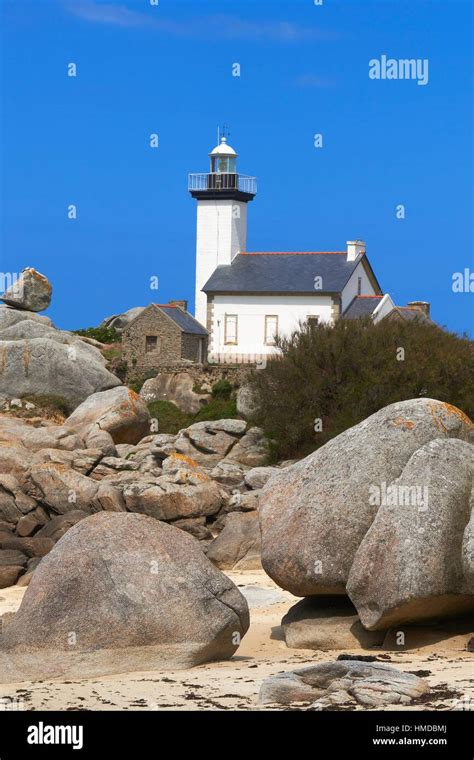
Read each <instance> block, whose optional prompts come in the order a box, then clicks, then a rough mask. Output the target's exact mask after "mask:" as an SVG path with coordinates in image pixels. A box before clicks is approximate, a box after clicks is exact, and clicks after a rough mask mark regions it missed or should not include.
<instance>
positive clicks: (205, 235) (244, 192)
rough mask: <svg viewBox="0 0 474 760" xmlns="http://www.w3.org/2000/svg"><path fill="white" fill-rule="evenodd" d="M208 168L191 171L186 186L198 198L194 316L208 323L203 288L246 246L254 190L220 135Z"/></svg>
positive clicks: (233, 153)
mask: <svg viewBox="0 0 474 760" xmlns="http://www.w3.org/2000/svg"><path fill="white" fill-rule="evenodd" d="M209 159H210V166H209V171H208V172H206V173H204V174H190V175H189V179H188V189H189V192H190V193H191V195H192V197H193V198H195V199H196V200H197V229H196V307H195V316H196V319H197V320H198V321H199V322H200V323H201V324H202V325H204V326H205V327H206V326H207V322H208V319H207V297H206V294H205V293H203V292H202V288H203V287H204V285H205V284H206V282H207V280H208V279H209V278H210V276H211V275H212V274H213V272H214V271H215V270H216V269H217V267H221V266H223V267H225V266H230V265H231V264H232V261H233V259H234V257H235V256H236V255H237V254H238V253H241V252H243V251H245V250H246V243H247V203H248V202H249V201H251V200H253V199H254V197H255V195H256V192H257V181H256V178H255V177H249V176H247V175H244V174H239V173H238V171H237V153H236V152H235V150H234V149H233V148H231V146H230V145H228V143H227V139H226V137H222V138H221V139H220V142H219V144H218V145H216V147H215V148H214V149H213V150H211V152H210V153H209Z"/></svg>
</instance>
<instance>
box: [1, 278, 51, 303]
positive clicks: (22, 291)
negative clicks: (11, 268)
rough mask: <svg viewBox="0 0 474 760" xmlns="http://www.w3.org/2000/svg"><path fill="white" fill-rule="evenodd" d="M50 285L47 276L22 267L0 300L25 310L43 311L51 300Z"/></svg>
mask: <svg viewBox="0 0 474 760" xmlns="http://www.w3.org/2000/svg"><path fill="white" fill-rule="evenodd" d="M51 293H52V287H51V283H50V282H49V280H48V278H47V277H45V276H44V274H40V272H37V271H36V269H33V268H32V267H27V268H26V269H23V271H22V272H21V274H20V276H19V277H18V279H17V281H16V282H14V283H13V284H12V286H11V287H10V288H9V289H8V290H6V291H5V292H4V294H3V296H1V300H2V301H3V302H4V303H6V304H7V305H8V306H13V307H15V308H16V309H25V310H26V311H33V312H36V311H44V309H47V308H48V306H49V304H50V302H51Z"/></svg>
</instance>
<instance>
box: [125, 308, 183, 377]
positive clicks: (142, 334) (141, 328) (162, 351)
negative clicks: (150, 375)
mask: <svg viewBox="0 0 474 760" xmlns="http://www.w3.org/2000/svg"><path fill="white" fill-rule="evenodd" d="M147 336H150V337H151V336H153V337H156V338H157V342H158V350H157V351H149V352H147V351H146V338H147ZM122 356H123V359H124V360H125V361H126V362H127V365H128V370H129V372H130V371H136V372H144V371H146V370H151V369H155V368H159V367H161V365H163V364H173V363H175V362H179V361H180V360H181V330H180V329H179V327H178V326H177V325H175V324H174V322H172V321H171V320H170V319H169V318H168V317H167V316H165V315H164V314H162V313H161V312H160V311H158V309H150V310H145V311H143V312H142V313H141V314H140V315H139V316H138V317H137V318H136V319H135V320H134V321H133V322H131V323H130V325H129V326H128V327H127V328H126V329H125V330H124V331H123V333H122Z"/></svg>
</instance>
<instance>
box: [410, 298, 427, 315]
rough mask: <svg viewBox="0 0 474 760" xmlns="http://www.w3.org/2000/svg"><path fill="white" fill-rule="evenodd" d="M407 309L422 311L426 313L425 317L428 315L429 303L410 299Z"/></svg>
mask: <svg viewBox="0 0 474 760" xmlns="http://www.w3.org/2000/svg"><path fill="white" fill-rule="evenodd" d="M407 306H408V308H409V309H416V310H417V311H422V312H423V314H426V316H427V317H429V316H430V305H429V303H428V301H410V302H409V303H408V304H407Z"/></svg>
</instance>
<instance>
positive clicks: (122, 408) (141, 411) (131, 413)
mask: <svg viewBox="0 0 474 760" xmlns="http://www.w3.org/2000/svg"><path fill="white" fill-rule="evenodd" d="M64 424H65V426H66V427H70V428H73V429H76V430H79V431H82V432H83V433H84V431H86V430H87V431H89V430H90V428H91V427H92V426H95V427H96V428H97V429H98V430H101V431H103V430H105V431H106V432H107V433H110V435H111V436H112V439H113V441H114V443H131V444H135V443H138V442H139V441H141V439H142V438H144V437H145V436H147V435H148V434H149V433H150V413H149V412H148V409H147V406H146V404H145V403H144V402H143V401H142V399H141V398H140V397H139V396H138V395H137V394H136V393H135V391H132V390H130V388H126V387H125V386H121V387H119V388H111V389H110V390H107V391H102V392H100V393H93V394H92V395H91V396H89V397H88V398H87V399H86V400H85V401H83V402H82V404H80V405H79V406H78V407H77V408H76V409H75V410H74V412H73V413H72V414H71V415H70V416H69V417H68V418H67V420H66V421H65V423H64Z"/></svg>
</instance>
